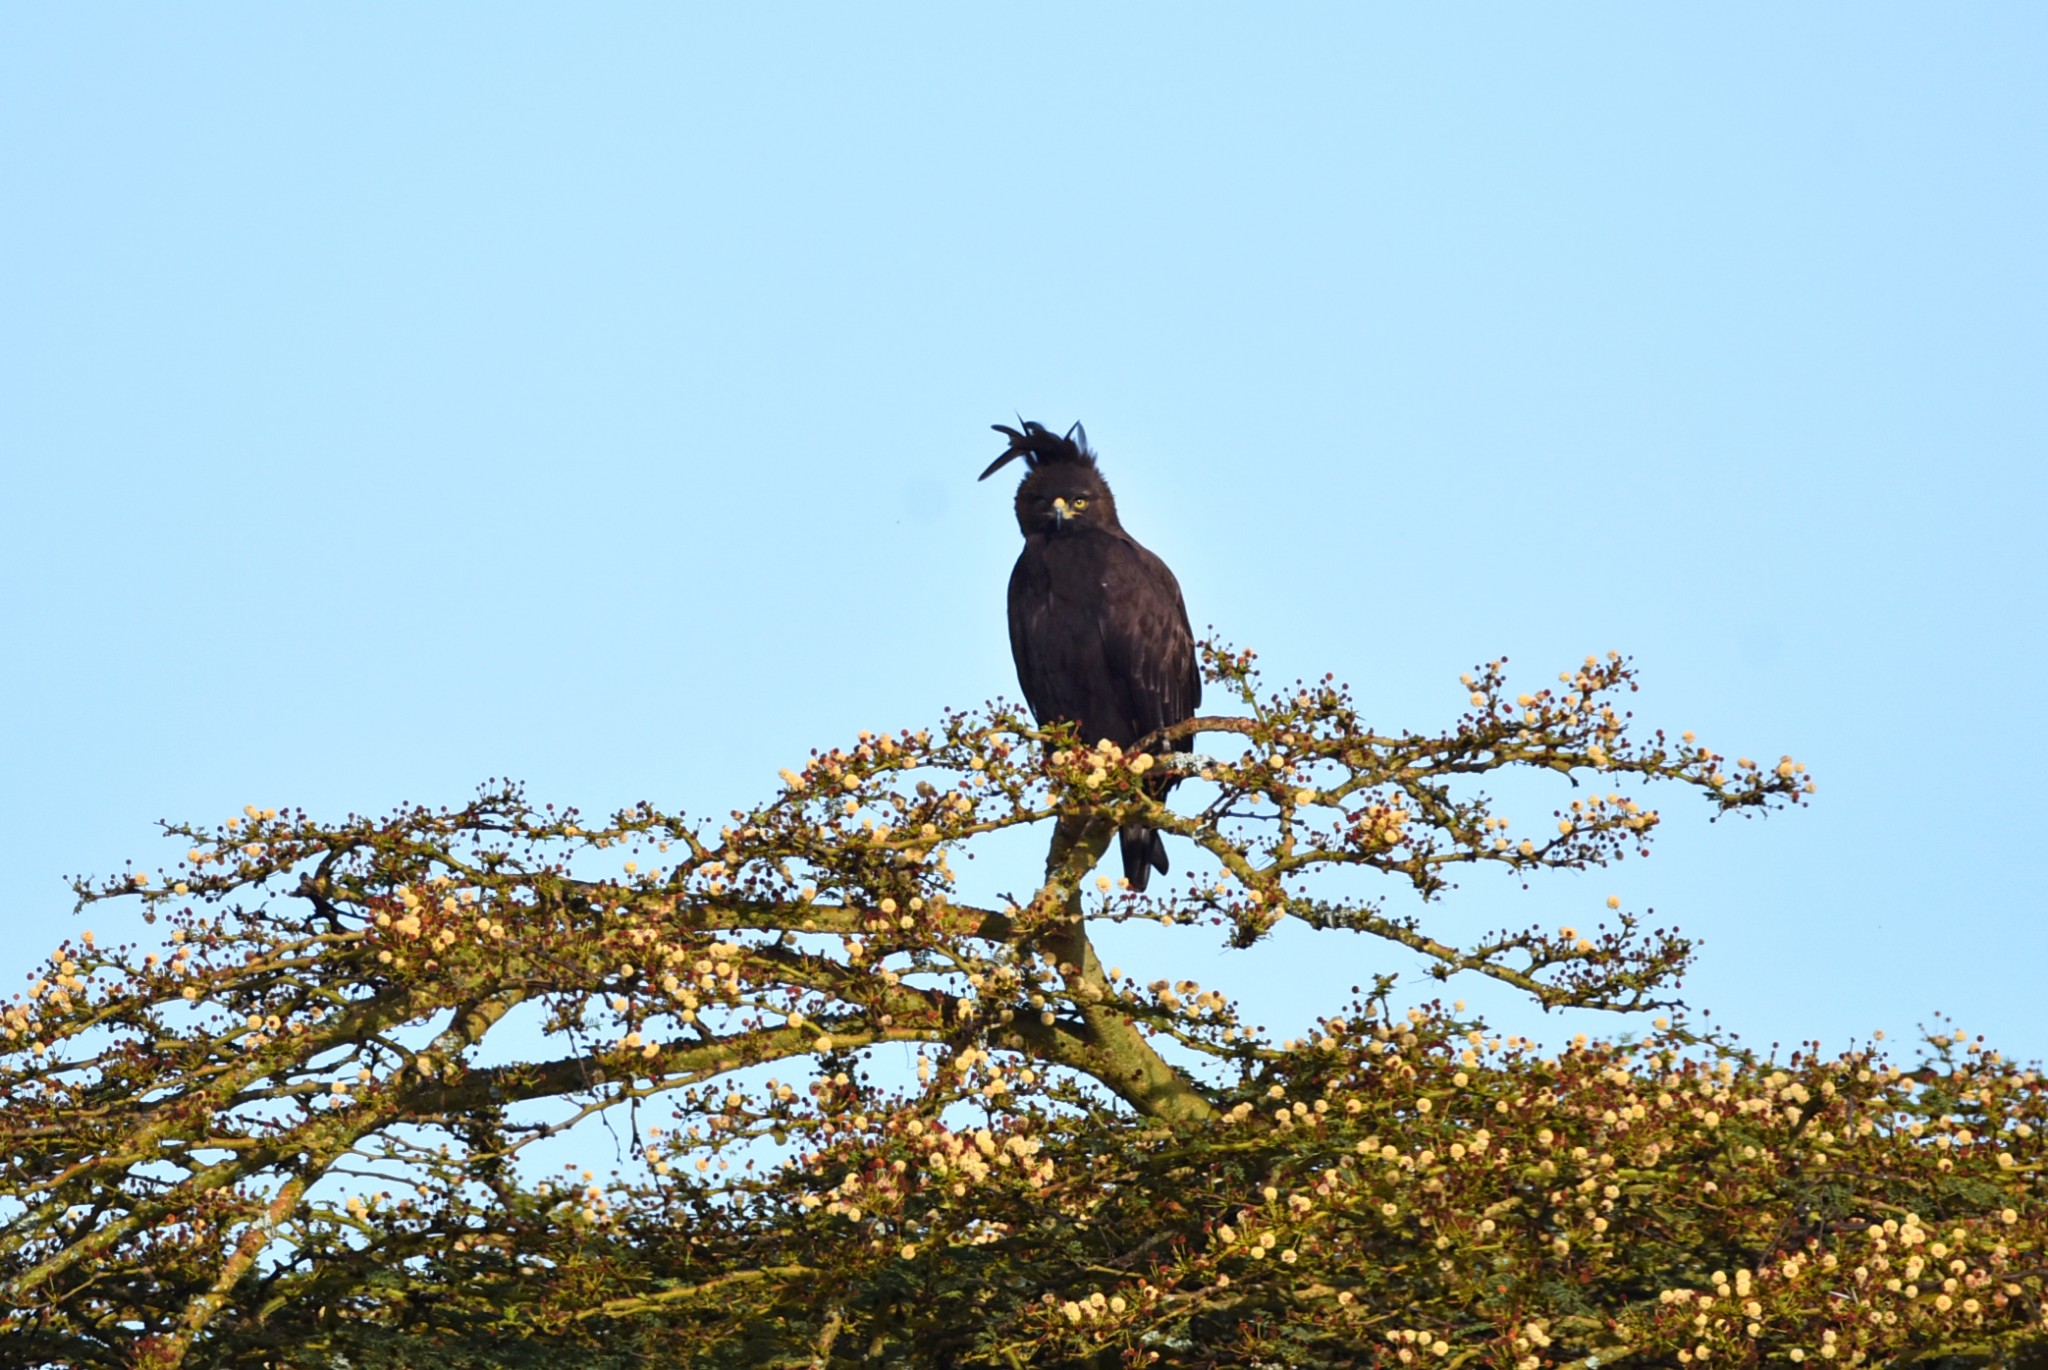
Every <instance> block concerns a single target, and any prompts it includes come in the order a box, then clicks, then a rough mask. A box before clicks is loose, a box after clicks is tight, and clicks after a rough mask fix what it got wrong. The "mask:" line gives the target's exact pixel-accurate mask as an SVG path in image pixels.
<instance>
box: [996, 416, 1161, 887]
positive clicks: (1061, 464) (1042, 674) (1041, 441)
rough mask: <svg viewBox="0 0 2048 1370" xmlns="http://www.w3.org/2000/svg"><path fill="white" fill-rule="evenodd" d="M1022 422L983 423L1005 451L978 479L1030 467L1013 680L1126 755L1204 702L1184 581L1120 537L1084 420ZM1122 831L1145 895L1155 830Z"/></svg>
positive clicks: (1021, 510)
mask: <svg viewBox="0 0 2048 1370" xmlns="http://www.w3.org/2000/svg"><path fill="white" fill-rule="evenodd" d="M1018 422H1019V423H1021V424H1023V431H1022V432H1019V431H1018V430H1017V429H1015V428H1010V427H1008V426H1006V425H1004V424H1000V423H998V424H992V425H990V426H991V427H993V428H994V429H995V430H996V431H997V432H998V433H1003V434H1006V435H1008V437H1009V440H1010V445H1009V447H1008V448H1007V449H1006V450H1005V451H1004V452H1003V454H1002V455H1001V456H999V457H997V458H996V459H995V460H994V461H993V462H990V463H989V467H988V469H987V470H986V471H983V472H982V473H981V477H980V478H981V479H982V480H987V479H988V478H989V477H990V476H992V475H994V474H995V473H996V472H997V471H1000V470H1001V469H1002V468H1003V467H1004V465H1006V464H1007V463H1009V462H1011V461H1013V460H1015V459H1016V458H1018V457H1022V458H1023V459H1024V464H1025V466H1026V467H1027V468H1029V469H1028V471H1027V473H1026V474H1025V476H1024V479H1023V480H1022V481H1021V482H1019V483H1018V486H1017V527H1018V528H1019V529H1021V530H1022V531H1023V534H1024V551H1023V552H1022V553H1021V554H1020V555H1019V556H1018V557H1017V565H1016V567H1015V568H1014V569H1013V570H1012V571H1011V572H1010V655H1011V656H1012V657H1013V658H1015V660H1016V663H1017V683H1018V684H1019V685H1021V686H1022V687H1023V689H1024V699H1025V702H1026V703H1028V704H1030V706H1031V713H1032V716H1033V717H1035V718H1036V719H1037V720H1038V721H1039V723H1040V724H1048V723H1054V722H1067V723H1072V724H1073V725H1074V728H1075V735H1076V736H1077V737H1078V738H1079V739H1080V740H1081V741H1082V743H1083V744H1094V743H1098V742H1101V741H1103V740H1104V739H1107V740H1108V741H1111V742H1114V743H1116V744H1117V745H1118V746H1119V747H1125V748H1128V747H1130V746H1131V745H1132V744H1133V743H1135V742H1139V741H1142V740H1143V739H1144V738H1146V737H1149V736H1150V735H1151V734H1153V733H1156V732H1158V731H1159V730H1160V729H1161V728H1165V727H1168V726H1170V725H1172V724H1175V723H1179V722H1181V721H1183V720H1185V719H1188V718H1192V717H1194V713H1195V709H1196V707H1197V706H1198V705H1200V704H1201V702H1202V675H1201V672H1200V671H1199V670H1198V669H1197V668H1196V666H1195V638H1194V634H1193V633H1192V632H1190V631H1189V629H1188V611H1187V606H1186V605H1185V604H1183V603H1182V602H1181V596H1180V582H1178V581H1176V580H1175V579H1174V578H1173V572H1172V571H1169V570H1168V569H1167V568H1166V563H1165V562H1163V561H1161V560H1160V559H1159V558H1158V557H1156V556H1154V555H1153V554H1152V553H1151V552H1149V551H1147V550H1146V549H1145V547H1144V546H1143V545H1142V544H1141V543H1140V542H1139V541H1138V540H1137V539H1136V538H1134V537H1132V536H1131V535H1130V534H1129V533H1127V532H1125V531H1124V526H1123V524H1122V523H1121V522H1119V521H1118V519H1117V515H1116V496H1114V495H1112V494H1111V493H1110V492H1109V483H1108V482H1107V481H1105V480H1103V478H1102V472H1101V470H1099V469H1098V468H1097V466H1096V464H1095V453H1093V452H1092V451H1090V450H1089V448H1088V434H1087V432H1086V431H1085V430H1084V429H1083V428H1082V427H1081V425H1080V424H1078V423H1077V424H1075V425H1074V426H1073V427H1072V428H1070V429H1068V430H1067V433H1066V436H1065V437H1061V436H1059V435H1057V434H1055V433H1053V432H1051V431H1050V430H1048V429H1047V428H1045V427H1044V426H1043V425H1041V424H1036V423H1030V422H1026V421H1025V420H1023V419H1019V420H1018ZM1193 747H1194V739H1193V738H1192V737H1180V738H1176V739H1174V740H1173V741H1172V742H1170V743H1166V744H1164V745H1155V748H1154V749H1155V750H1156V751H1160V752H1164V751H1176V752H1186V751H1190V750H1192V749H1193ZM1177 778H1178V777H1175V776H1170V775H1155V776H1151V777H1148V778H1147V780H1146V782H1145V787H1146V790H1147V792H1148V793H1150V794H1151V795H1152V796H1153V797H1154V798H1156V799H1163V798H1164V797H1165V796H1166V792H1167V791H1168V790H1170V789H1172V788H1173V786H1174V783H1175V781H1176V779H1177ZM1118 836H1119V839H1120V841H1121V844H1122V847H1123V858H1124V875H1125V877H1126V878H1127V879H1128V880H1129V881H1130V882H1131V888H1132V889H1135V890H1142V889H1144V888H1145V884H1146V882H1147V881H1148V880H1149V879H1150V878H1151V875H1152V872H1153V871H1155V870H1156V871H1158V872H1159V873H1160V874H1162V875H1163V874H1165V873H1166V869H1167V865H1166V843H1165V840H1164V839H1163V838H1162V837H1161V836H1160V834H1159V830H1158V829H1156V828H1149V827H1146V826H1144V825H1143V824H1138V823H1133V824H1131V825H1129V826H1127V827H1125V828H1123V829H1122V830H1121V831H1120V832H1119V834H1118Z"/></svg>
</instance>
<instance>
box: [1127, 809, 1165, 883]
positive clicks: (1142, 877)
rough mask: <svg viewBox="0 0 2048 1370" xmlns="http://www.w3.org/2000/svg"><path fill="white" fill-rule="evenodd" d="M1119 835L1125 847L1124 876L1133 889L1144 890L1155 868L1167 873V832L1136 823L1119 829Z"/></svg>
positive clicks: (1161, 872) (1162, 873)
mask: <svg viewBox="0 0 2048 1370" xmlns="http://www.w3.org/2000/svg"><path fill="white" fill-rule="evenodd" d="M1117 837H1118V839H1119V840H1120V841H1121V842H1122V844H1123V849H1124V878H1125V879H1127V880H1129V881H1130V882H1131V888H1132V889H1134V890H1140V891H1142V890H1143V889H1144V888H1145V882H1146V881H1148V880H1150V879H1151V878H1152V872H1153V871H1155V870H1156V871H1158V872H1159V873H1160V874H1161V875H1164V874H1166V834H1164V833H1162V832H1160V831H1159V829H1157V828H1145V827H1139V826H1137V825H1135V824H1134V825H1132V826H1131V827H1128V828H1121V829H1119V830H1118V831H1117Z"/></svg>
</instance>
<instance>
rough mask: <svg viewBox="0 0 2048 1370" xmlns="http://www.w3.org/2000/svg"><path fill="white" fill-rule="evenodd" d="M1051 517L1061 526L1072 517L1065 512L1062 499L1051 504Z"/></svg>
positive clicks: (1065, 508)
mask: <svg viewBox="0 0 2048 1370" xmlns="http://www.w3.org/2000/svg"><path fill="white" fill-rule="evenodd" d="M1052 516H1053V518H1054V519H1056V520H1057V521H1059V522H1060V523H1062V524H1064V523H1065V522H1066V521H1067V520H1068V519H1070V518H1072V517H1073V515H1072V514H1071V513H1069V512H1068V511H1067V502H1066V501H1065V500H1064V499H1055V500H1054V501H1053V502H1052Z"/></svg>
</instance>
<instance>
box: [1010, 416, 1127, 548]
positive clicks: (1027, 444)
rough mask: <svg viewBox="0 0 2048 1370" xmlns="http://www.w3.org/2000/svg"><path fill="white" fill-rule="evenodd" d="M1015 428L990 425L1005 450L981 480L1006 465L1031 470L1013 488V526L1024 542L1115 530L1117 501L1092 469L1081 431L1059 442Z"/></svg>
mask: <svg viewBox="0 0 2048 1370" xmlns="http://www.w3.org/2000/svg"><path fill="white" fill-rule="evenodd" d="M1019 422H1022V423H1023V424H1024V431H1023V432H1021V433H1020V432H1018V431H1017V430H1016V429H1014V428H1008V427H1005V426H1004V425H1002V424H1000V423H998V424H991V425H990V427H992V428H994V429H995V430H996V431H997V432H998V433H1007V434H1008V435H1009V438H1010V445H1009V447H1008V448H1007V449H1006V450H1005V451H1004V452H1003V454H1002V455H1001V456H999V457H997V458H996V459H995V460H994V461H992V462H990V463H989V466H988V469H987V470H986V471H983V472H982V473H981V479H983V480H987V479H988V478H989V477H990V476H992V475H994V474H995V473H996V472H997V471H999V470H1001V469H1002V468H1003V466H1004V465H1006V464H1007V463H1009V462H1010V461H1013V460H1015V459H1016V458H1018V457H1022V458H1024V464H1025V465H1026V466H1027V467H1029V468H1030V470H1029V471H1028V472H1027V473H1026V474H1025V477H1024V479H1023V480H1022V481H1020V482H1019V483H1018V485H1017V526H1018V527H1019V528H1021V529H1023V531H1024V536H1025V537H1031V536H1032V535H1033V534H1040V533H1065V532H1072V531H1076V530H1079V529H1084V528H1091V527H1092V528H1110V529H1115V528H1120V527H1121V525H1120V524H1118V522H1117V521H1116V496H1114V495H1112V494H1111V493H1110V492H1109V482H1108V481H1106V480H1104V479H1103V478H1102V472H1101V471H1099V470H1098V469H1096V466H1095V454H1094V453H1093V452H1091V451H1089V450H1088V434H1087V432H1086V430H1084V429H1083V428H1082V427H1081V425H1080V424H1078V423H1077V424H1075V425H1074V426H1073V427H1072V428H1069V429H1068V430H1067V434H1066V436H1065V437H1060V436H1058V435H1057V434H1055V433H1053V432H1052V431H1051V430H1049V429H1047V428H1046V427H1044V426H1043V425H1042V424H1036V423H1031V422H1028V421H1025V420H1019Z"/></svg>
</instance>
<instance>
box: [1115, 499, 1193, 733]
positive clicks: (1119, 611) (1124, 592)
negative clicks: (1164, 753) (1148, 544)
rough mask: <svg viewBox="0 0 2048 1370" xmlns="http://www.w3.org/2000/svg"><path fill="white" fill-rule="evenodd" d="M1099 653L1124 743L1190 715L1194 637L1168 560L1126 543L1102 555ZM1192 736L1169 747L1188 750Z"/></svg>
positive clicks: (1131, 542)
mask: <svg viewBox="0 0 2048 1370" xmlns="http://www.w3.org/2000/svg"><path fill="white" fill-rule="evenodd" d="M1104 571H1105V577H1104V585H1103V589H1104V590H1105V591H1106V594H1105V595H1104V597H1103V624H1102V628H1103V632H1102V645H1103V652H1104V656H1105V658H1106V662H1107V665H1108V666H1109V671H1110V675H1111V677H1112V678H1113V679H1115V680H1117V681H1118V682H1119V683H1120V684H1121V685H1122V687H1123V688H1122V691H1121V693H1122V694H1123V696H1124V708H1125V719H1126V723H1127V725H1128V727H1129V729H1130V732H1129V736H1128V738H1127V740H1128V741H1133V742H1135V741H1137V740H1138V739H1139V738H1141V737H1144V736H1145V735H1146V734H1148V733H1152V732H1156V731H1158V730H1159V729H1160V728H1164V727H1167V726H1168V725H1170V724H1174V723H1179V722H1181V721H1182V720H1183V719H1187V718H1192V717H1194V713H1195V710H1196V709H1197V708H1198V707H1200V705H1201V702H1202V675H1201V671H1200V670H1199V669H1198V668H1197V667H1196V665H1195V636H1194V633H1193V631H1192V630H1191V629H1190V628H1189V627H1188V611H1187V606H1186V605H1185V604H1184V603H1183V602H1182V600H1181V594H1180V583H1179V582H1178V581H1176V580H1175V579H1174V578H1173V572H1172V571H1170V570H1168V569H1167V567H1166V563H1165V562H1163V561H1161V560H1160V559H1159V558H1158V557H1156V556H1154V555H1153V554H1152V553H1151V552H1149V551H1147V550H1146V549H1145V548H1144V547H1142V546H1140V545H1139V544H1138V543H1137V542H1135V541H1133V540H1130V539H1128V538H1123V539H1119V540H1118V546H1117V550H1116V551H1115V552H1114V553H1113V554H1112V555H1111V556H1109V557H1108V558H1106V562H1105V566H1104ZM1192 742H1193V739H1191V738H1188V739H1182V740H1180V741H1179V742H1177V743H1176V744H1175V746H1174V750H1176V751H1186V750H1188V749H1189V747H1190V746H1191V745H1192Z"/></svg>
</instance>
